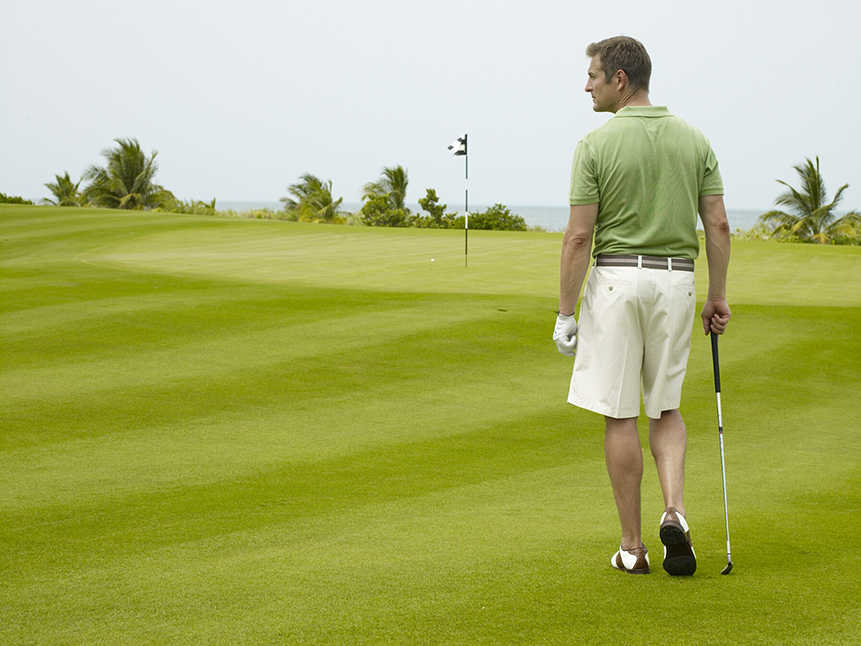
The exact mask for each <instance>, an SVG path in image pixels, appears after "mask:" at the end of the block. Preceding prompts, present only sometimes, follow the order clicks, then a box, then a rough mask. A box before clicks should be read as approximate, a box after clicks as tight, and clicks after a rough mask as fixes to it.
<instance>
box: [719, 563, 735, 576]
mask: <svg viewBox="0 0 861 646" xmlns="http://www.w3.org/2000/svg"><path fill="white" fill-rule="evenodd" d="M730 572H732V561H729V562H728V563H727V564H726V567H725V568H724V569H723V570H721V571H720V573H721V574H729V573H730Z"/></svg>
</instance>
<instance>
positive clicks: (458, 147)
mask: <svg viewBox="0 0 861 646" xmlns="http://www.w3.org/2000/svg"><path fill="white" fill-rule="evenodd" d="M466 140H467V135H464V136H463V137H458V138H457V139H455V140H454V141H453V142H451V145H450V146H449V147H448V149H449V150H453V151H454V158H455V159H457V158H458V157H460V156H461V155H463V161H464V164H463V168H464V175H465V177H464V194H465V195H464V198H463V201H464V216H463V266H464V267H467V266H468V262H469V155H468V154H467V153H468V152H469V151H468V148H467V141H466Z"/></svg>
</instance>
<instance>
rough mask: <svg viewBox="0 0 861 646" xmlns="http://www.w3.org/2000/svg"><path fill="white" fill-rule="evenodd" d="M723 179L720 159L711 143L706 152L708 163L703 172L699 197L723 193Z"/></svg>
mask: <svg viewBox="0 0 861 646" xmlns="http://www.w3.org/2000/svg"><path fill="white" fill-rule="evenodd" d="M723 194H724V192H723V179H722V178H721V174H720V167H719V166H718V160H717V157H716V156H715V153H714V151H713V150H712V147H711V145H709V147H708V152H707V153H706V163H705V167H704V172H703V183H702V187H701V188H700V195H699V197H703V196H704V195H723Z"/></svg>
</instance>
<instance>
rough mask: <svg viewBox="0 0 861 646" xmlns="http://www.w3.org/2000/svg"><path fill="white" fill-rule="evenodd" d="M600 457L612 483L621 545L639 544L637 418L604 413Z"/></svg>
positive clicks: (640, 476) (640, 472)
mask: <svg viewBox="0 0 861 646" xmlns="http://www.w3.org/2000/svg"><path fill="white" fill-rule="evenodd" d="M605 420H606V431H605V433H604V459H605V460H606V462H607V471H608V473H609V474H610V483H611V484H612V485H613V496H614V497H615V499H616V509H618V511H619V522H620V523H621V524H622V545H621V546H622V549H625V550H631V549H635V548H637V547H640V546H641V545H642V544H643V536H642V531H641V527H640V485H641V483H642V480H643V449H642V446H641V445H640V436H639V434H638V433H637V418H636V417H629V418H626V419H615V418H612V417H605Z"/></svg>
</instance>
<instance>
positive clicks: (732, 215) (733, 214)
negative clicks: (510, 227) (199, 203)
mask: <svg viewBox="0 0 861 646" xmlns="http://www.w3.org/2000/svg"><path fill="white" fill-rule="evenodd" d="M282 206H284V205H283V204H282V203H281V202H254V201H226V200H225V201H224V202H216V208H218V209H219V210H233V211H237V212H242V211H248V210H251V209H272V210H274V211H280V210H281V207H282ZM488 206H489V205H483V204H476V205H472V209H470V210H471V211H483V210H485V209H486V208H487V207H488ZM361 207H362V205H361V204H360V203H358V202H356V203H344V204H342V205H341V208H342V209H343V210H345V211H350V212H353V211H358V210H359V209H360V208H361ZM409 207H410V209H411V210H412V211H413V212H414V213H419V212H421V207H419V205H418V204H410V205H409ZM508 208H509V209H510V210H511V212H512V213H516V214H517V215H519V216H520V217H522V218H523V219H524V220H525V221H526V224H527V225H528V226H531V227H540V228H542V229H543V230H545V231H564V230H565V226H566V225H567V224H568V207H567V206H509V207H508ZM455 209H456V207H452V210H455ZM461 211H462V210H458V212H461ZM761 213H764V211H761V210H755V209H727V217H728V218H729V224H730V227H731V228H732V230H733V231H736V230H739V231H749V230H750V229H752V228H753V226H754V225H755V224H756V221H757V218H758V217H759V216H760V214H761Z"/></svg>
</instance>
